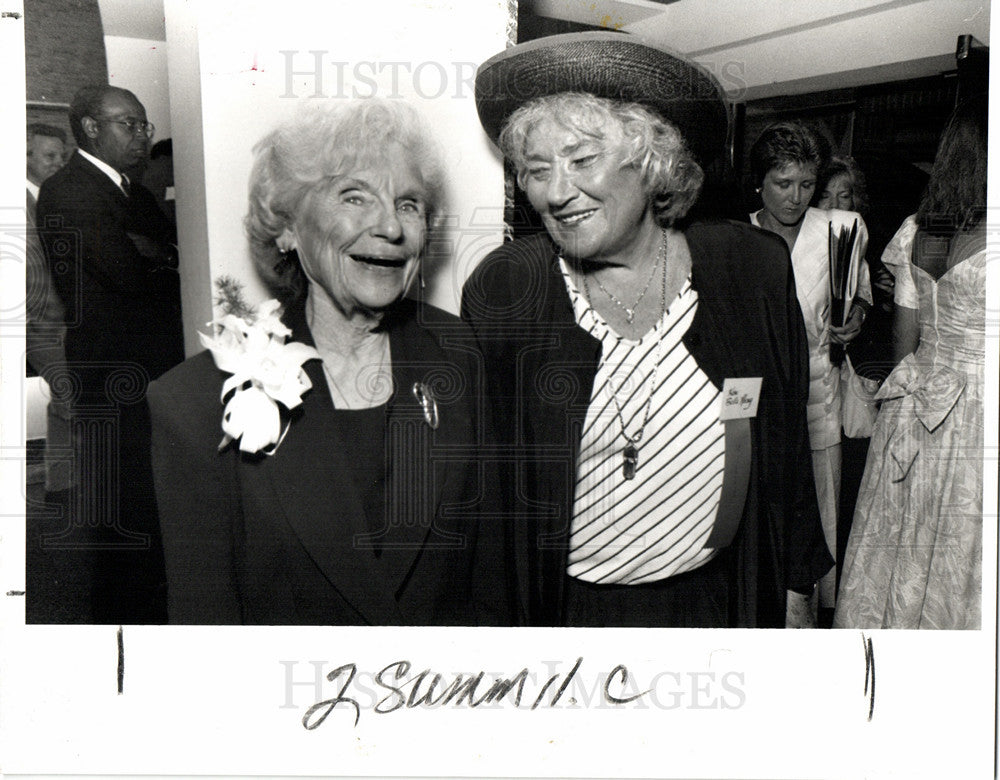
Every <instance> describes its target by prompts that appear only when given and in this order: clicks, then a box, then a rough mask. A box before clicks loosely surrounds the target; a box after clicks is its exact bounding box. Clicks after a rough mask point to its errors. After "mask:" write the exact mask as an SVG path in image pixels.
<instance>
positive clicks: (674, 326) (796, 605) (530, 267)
mask: <svg viewBox="0 0 1000 780" xmlns="http://www.w3.org/2000/svg"><path fill="white" fill-rule="evenodd" d="M476 100H477V106H478V110H479V115H480V119H481V121H482V123H483V127H484V129H485V130H486V132H487V134H488V135H489V136H490V137H491V138H492V139H493V140H494V141H495V142H497V143H498V145H499V147H500V149H501V151H502V152H503V154H504V156H505V157H506V159H507V160H508V161H509V163H510V164H511V165H512V167H513V168H514V170H515V171H516V175H517V182H518V184H519V185H520V187H521V188H522V189H523V190H524V192H525V194H526V196H527V198H528V201H529V202H530V204H531V206H532V207H533V208H534V209H535V210H536V211H537V212H538V214H539V215H540V217H541V219H542V222H543V223H544V226H545V233H543V234H539V235H534V236H530V237H528V238H522V239H520V240H517V241H514V242H513V243H509V244H505V245H504V246H502V247H500V248H499V249H497V250H495V251H494V252H493V253H491V254H490V255H489V256H488V257H487V258H485V259H484V261H483V262H482V264H481V265H480V266H479V267H478V268H477V269H476V271H475V272H474V273H473V275H472V276H471V277H470V279H469V280H468V282H467V283H466V285H465V289H464V292H463V301H462V304H463V316H464V317H465V318H466V319H467V320H468V321H469V322H470V323H471V324H472V326H473V328H474V330H475V331H476V333H477V337H478V338H479V340H480V345H481V348H482V350H483V353H484V355H485V356H486V374H487V381H488V387H489V388H490V390H491V393H492V398H493V405H494V411H495V414H496V418H497V419H499V420H504V421H505V426H504V429H503V430H502V431H501V432H500V434H501V435H502V436H505V437H506V439H505V444H507V445H509V446H510V452H511V453H512V456H511V458H509V462H508V464H507V470H506V474H505V477H504V479H503V480H502V482H503V484H504V485H505V487H506V488H507V490H506V494H505V501H506V504H505V506H506V509H507V513H508V516H509V517H510V518H511V527H510V530H509V539H510V544H509V548H508V552H509V561H510V562H509V568H510V569H511V571H512V572H513V573H514V575H515V577H516V582H515V585H516V606H517V609H518V617H519V619H520V620H522V621H524V622H527V623H530V624H536V625H571V626H602V625H603V626H671V627H726V626H747V627H752V626H784V625H792V626H801V625H808V624H809V622H808V617H809V612H808V609H807V608H806V598H807V594H809V593H811V591H812V590H813V587H814V583H815V582H816V581H817V579H818V578H819V577H820V576H821V575H822V574H823V573H824V572H826V571H827V570H828V569H829V568H830V567H831V566H832V560H831V558H830V556H829V553H828V552H827V549H826V545H825V543H824V540H823V534H822V529H821V527H820V525H819V518H818V513H817V507H816V495H815V489H814V487H813V482H812V474H811V472H810V469H809V443H808V436H807V430H806V417H805V404H806V397H807V394H808V379H809V374H808V358H807V350H806V334H805V329H804V327H803V323H802V315H801V312H800V311H799V307H798V303H797V301H796V298H795V286H794V280H793V278H792V272H791V266H790V263H789V256H788V251H787V249H786V248H785V246H784V244H783V243H782V242H781V241H780V240H779V239H777V238H776V237H774V236H772V235H768V234H766V233H764V232H763V231H760V230H756V229H754V228H752V227H750V226H748V225H745V224H737V223H733V222H726V221H721V220H720V221H708V222H696V221H692V222H688V221H686V219H685V217H686V215H687V213H688V211H689V209H690V208H691V206H692V204H693V203H694V202H695V200H696V198H697V197H698V194H699V191H700V188H701V185H702V180H703V174H702V168H701V167H700V166H699V164H698V162H697V160H696V156H700V157H701V159H702V160H703V161H705V162H706V163H707V162H709V161H710V159H711V158H714V157H716V156H718V155H719V154H720V153H721V152H722V150H723V146H724V142H725V139H726V133H727V123H728V109H727V106H726V104H725V102H724V99H723V96H722V91H721V88H720V87H719V85H718V83H717V82H716V81H715V79H714V78H713V77H712V76H711V75H709V74H708V73H707V72H706V71H704V70H702V69H701V68H700V67H698V66H696V65H694V64H693V63H691V62H689V61H687V60H685V59H683V58H682V57H679V56H677V55H674V54H672V53H670V52H667V51H663V50H662V49H660V48H657V47H654V46H652V45H649V44H647V43H645V42H643V41H642V40H641V39H639V38H636V37H633V36H631V35H625V34H619V33H574V34H569V35H559V36H553V37H550V38H544V39H540V40H536V41H532V42H529V43H525V44H521V45H518V46H515V47H513V48H511V49H509V50H507V51H506V52H503V53H501V54H499V55H497V56H495V57H493V58H492V59H490V60H488V61H487V62H486V63H484V64H483V65H482V66H481V67H480V69H479V72H478V74H477V78H476ZM689 145H690V146H689ZM786 593H787V594H788V595H787V596H786Z"/></svg>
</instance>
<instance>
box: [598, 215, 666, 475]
mask: <svg viewBox="0 0 1000 780" xmlns="http://www.w3.org/2000/svg"><path fill="white" fill-rule="evenodd" d="M662 236H663V238H662V240H661V243H660V252H659V257H662V258H664V259H666V255H667V234H666V231H663V233H662ZM656 264H657V267H658V266H659V264H660V263H659V259H657V263H656ZM581 276H583V290H584V292H585V293H586V295H587V301H588V303H590V301H591V300H592V299H591V297H590V285H589V284H588V283H587V275H586V274H585V273H583V272H582V271H581ZM650 281H652V279H650ZM598 284H600V282H598ZM646 287H649V282H647V283H646ZM605 292H607V290H605ZM645 292H646V291H645V290H643V293H645ZM608 294H609V295H610V293H608ZM639 297H640V298H642V295H640V296H639ZM612 300H614V297H613V296H612ZM616 303H617V301H616ZM638 303H639V302H638V301H636V305H638ZM591 308H593V305H592V304H591ZM666 308H667V269H666V263H664V268H663V284H662V285H661V288H660V320H662V318H663V312H664V311H666ZM626 311H627V310H626ZM630 323H631V321H630ZM662 324H663V323H662V322H661V321H657V323H656V325H655V326H654V330H655V331H656V356H655V358H654V360H653V370H652V372H651V373H650V378H649V394H648V395H647V396H646V404H645V407H646V408H645V411H644V412H643V414H642V424H641V425H640V426H639V430H638V431H636V433H635V435H634V436H629V435H628V431H626V430H625V415H624V414H622V407H621V404H619V403H618V393H617V392H615V388H614V386H613V385H612V384H611V376H610V374H609V375H608V387H609V389H610V390H611V400H612V401H614V404H615V412H617V414H618V423H619V425H620V426H621V435H622V438H623V439H625V449H624V451H623V452H622V476H623V477H625V479H635V472H636V471H637V470H638V468H639V444H640V442H642V436H643V433H645V431H646V423H647V422H649V411H650V409H651V408H652V405H653V393H654V392H655V391H656V374H657V371H658V370H659V368H660V357H661V356H660V350H661V348H662V346H663V333H664V331H665V330H666V328H661V325H662ZM618 389H619V390H621V387H619V388H618Z"/></svg>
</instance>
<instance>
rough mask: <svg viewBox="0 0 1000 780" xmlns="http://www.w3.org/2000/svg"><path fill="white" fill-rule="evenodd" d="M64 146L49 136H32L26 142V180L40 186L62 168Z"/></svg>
mask: <svg viewBox="0 0 1000 780" xmlns="http://www.w3.org/2000/svg"><path fill="white" fill-rule="evenodd" d="M65 151H66V149H65V146H64V144H63V142H62V141H60V140H59V139H58V138H55V137H54V136H51V135H33V136H32V137H31V140H30V141H28V179H29V181H31V183H32V184H41V183H42V182H43V181H45V180H46V179H47V178H49V176H51V175H52V174H53V173H55V172H56V171H58V170H59V169H60V168H62V165H63V154H65Z"/></svg>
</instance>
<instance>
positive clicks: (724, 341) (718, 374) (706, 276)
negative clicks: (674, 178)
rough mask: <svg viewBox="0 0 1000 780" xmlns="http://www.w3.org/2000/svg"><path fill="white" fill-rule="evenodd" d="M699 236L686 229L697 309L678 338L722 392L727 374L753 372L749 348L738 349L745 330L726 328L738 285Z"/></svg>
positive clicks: (732, 375)
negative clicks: (681, 335)
mask: <svg viewBox="0 0 1000 780" xmlns="http://www.w3.org/2000/svg"><path fill="white" fill-rule="evenodd" d="M699 236H700V232H699V231H698V230H697V229H695V228H694V226H692V228H689V229H688V230H687V231H686V232H685V237H686V238H687V242H688V248H689V250H690V252H691V286H692V287H694V289H695V290H696V291H697V293H698V309H697V310H696V311H695V313H694V319H693V320H692V322H691V327H689V328H688V330H687V333H685V334H684V336H683V337H682V338H681V341H683V342H684V346H685V347H687V350H688V352H690V353H691V356H692V357H693V358H694V359H695V361H696V362H697V363H698V367H699V368H700V369H701V370H702V371H704V372H705V375H706V376H707V377H708V378H709V379H710V380H711V381H712V384H713V385H715V387H716V389H718V390H719V391H720V392H721V391H722V386H723V384H724V382H725V380H726V379H727V378H728V377H735V376H751V375H752V368H751V366H750V364H749V360H748V357H749V355H750V354H752V350H749V349H739V348H738V345H739V344H740V338H741V336H745V335H747V334H746V333H745V332H744V329H741V328H732V329H729V328H727V327H726V321H727V320H733V319H735V318H733V317H731V316H728V315H731V314H733V313H735V311H734V309H733V306H734V305H736V303H737V302H738V301H740V300H741V299H740V297H739V296H740V293H739V292H738V291H739V290H740V285H739V284H730V283H728V274H729V273H730V272H731V269H730V268H729V267H727V264H726V263H725V262H724V258H723V262H717V258H716V257H715V253H714V252H713V251H711V248H710V247H707V246H706V245H705V244H703V243H702V242H701V241H700V240H699ZM734 290H735V291H737V292H736V293H734V292H733V291H734Z"/></svg>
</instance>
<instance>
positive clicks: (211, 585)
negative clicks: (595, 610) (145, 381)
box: [148, 301, 507, 625]
mask: <svg viewBox="0 0 1000 780" xmlns="http://www.w3.org/2000/svg"><path fill="white" fill-rule="evenodd" d="M292 320H293V321H292V322H291V323H290V326H291V327H292V328H293V334H294V335H293V336H292V339H293V340H297V341H303V342H306V343H312V337H311V335H310V333H309V330H308V328H307V327H306V326H305V324H304V318H303V317H302V316H301V314H300V313H298V314H297V313H296V312H292ZM386 327H388V328H389V334H390V335H389V338H390V348H391V354H392V373H393V382H394V391H393V395H392V397H391V400H390V401H389V404H388V411H387V420H386V431H387V435H386V447H387V449H386V452H387V487H386V496H387V505H388V508H387V515H388V516H387V518H386V524H385V527H384V529H383V531H382V532H381V533H380V534H379V540H378V541H379V543H380V545H381V547H382V553H381V557H376V556H375V554H374V552H373V551H372V550H371V549H370V547H369V546H368V545H366V544H365V540H366V539H370V531H369V529H368V526H367V525H366V523H365V519H364V513H363V509H362V505H361V501H360V499H359V497H358V496H357V494H356V491H355V489H354V487H353V484H351V477H350V472H349V468H348V464H349V462H350V459H351V458H352V449H353V447H354V442H351V441H342V440H340V438H339V436H338V433H337V429H336V427H335V426H334V425H333V422H332V420H331V417H332V414H333V405H332V401H331V398H330V394H329V390H328V388H327V384H326V379H325V377H324V373H323V368H322V362H321V361H319V360H310V361H308V362H307V363H306V364H305V366H304V367H305V370H306V373H307V374H308V376H309V378H310V381H311V382H312V389H311V390H309V391H307V392H306V394H305V395H304V396H303V401H302V404H301V405H300V406H299V407H298V408H296V409H295V410H294V412H293V413H292V415H291V421H290V427H289V430H288V432H287V434H286V436H285V438H284V440H283V441H282V443H281V445H280V446H279V448H278V449H277V451H276V452H275V453H274V454H273V455H272V456H270V457H268V456H249V455H246V454H241V453H240V452H239V451H238V449H237V448H236V447H235V446H234V445H230V446H229V447H228V448H227V449H226V450H224V451H222V452H219V451H218V449H217V447H218V444H219V440H220V438H221V436H222V431H221V428H220V423H221V416H222V410H223V407H222V404H221V402H220V399H219V394H220V391H221V388H222V383H223V380H224V379H225V378H226V377H227V376H228V375H227V374H225V373H224V372H222V371H220V370H218V369H217V368H216V367H215V365H214V363H213V362H212V357H211V355H210V353H208V352H203V353H201V354H199V355H196V356H194V357H193V358H191V359H189V360H188V361H186V362H185V363H183V364H182V365H180V366H178V367H177V368H176V369H174V370H172V371H170V372H168V373H167V374H166V375H165V376H164V377H163V378H161V379H160V380H159V381H157V382H154V383H153V385H152V386H151V387H150V390H149V396H148V399H149V406H150V410H151V415H152V423H153V466H154V474H155V481H156V492H157V501H158V505H159V511H160V524H161V528H162V534H163V542H164V550H165V555H166V567H167V583H168V605H169V617H170V621H171V622H172V623H198V624H216V623H219V624H228V623H253V624H299V625H351V624H373V625H474V624H480V623H490V624H493V623H503V622H505V621H506V620H507V615H506V606H505V605H504V604H503V602H502V599H501V598H499V597H498V594H502V593H503V592H504V591H505V586H504V583H503V576H504V574H503V571H502V569H501V565H500V564H501V552H502V550H501V545H500V543H499V542H498V541H495V540H494V539H493V533H494V530H497V529H499V523H498V521H497V516H496V511H495V510H494V511H492V512H491V511H490V505H491V502H492V501H494V500H495V493H496V487H495V480H493V479H492V478H491V476H490V474H489V472H488V470H485V469H483V468H482V467H481V464H480V462H479V459H478V453H479V452H480V451H481V447H482V444H483V443H484V441H483V436H484V428H483V423H482V413H481V410H480V409H479V405H480V404H479V394H478V392H477V388H478V386H479V383H480V378H479V374H480V372H481V366H480V365H478V361H477V357H476V349H475V340H474V337H473V336H472V334H471V332H470V331H469V328H468V326H467V325H465V324H464V323H462V322H461V321H460V320H459V319H458V318H457V317H453V316H452V315H448V314H446V313H445V312H442V311H440V310H437V309H434V308H433V307H430V306H423V307H419V306H418V305H417V304H415V303H413V302H410V301H403V302H401V303H400V304H398V306H397V307H396V310H395V312H394V316H393V318H392V319H391V320H389V321H388V322H387V323H386ZM415 382H423V383H424V384H425V385H427V386H430V387H431V388H432V389H433V390H434V392H435V393H436V397H437V404H438V408H439V420H440V425H439V427H438V428H437V429H436V430H432V429H431V428H430V426H429V425H428V424H427V422H426V420H425V417H424V414H423V411H422V408H421V407H420V405H419V404H418V403H417V401H416V399H415V397H414V395H413V393H412V388H413V386H414V383H415Z"/></svg>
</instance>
